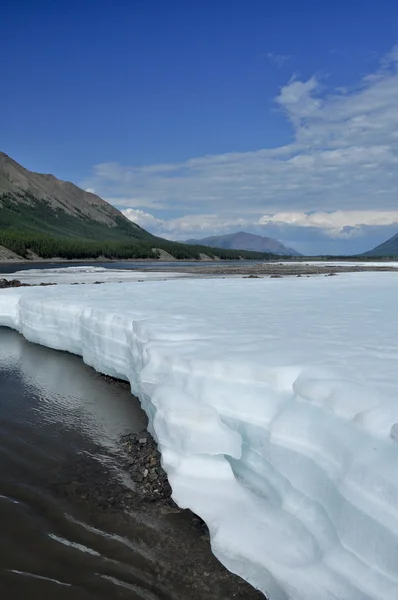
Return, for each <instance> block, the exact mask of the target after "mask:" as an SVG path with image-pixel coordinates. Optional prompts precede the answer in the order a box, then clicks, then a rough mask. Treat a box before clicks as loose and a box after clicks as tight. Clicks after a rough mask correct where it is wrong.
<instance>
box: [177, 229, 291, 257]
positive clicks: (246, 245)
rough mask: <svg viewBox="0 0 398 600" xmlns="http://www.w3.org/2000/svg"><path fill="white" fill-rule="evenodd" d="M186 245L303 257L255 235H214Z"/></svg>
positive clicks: (271, 240) (188, 241)
mask: <svg viewBox="0 0 398 600" xmlns="http://www.w3.org/2000/svg"><path fill="white" fill-rule="evenodd" d="M185 243H186V244H202V245H204V246H210V247H211V248H215V247H217V248H228V249H231V250H232V249H233V250H252V251H254V252H272V253H273V254H279V255H283V256H301V255H300V254H299V253H298V252H296V250H293V248H288V247H287V246H284V245H283V244H282V243H281V242H278V240H275V239H273V238H269V237H264V236H261V235H254V234H253V233H245V232H244V231H239V232H238V233H229V234H228V235H214V236H211V237H206V238H202V239H200V240H195V239H190V240H186V242H185Z"/></svg>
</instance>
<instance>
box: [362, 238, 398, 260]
mask: <svg viewBox="0 0 398 600" xmlns="http://www.w3.org/2000/svg"><path fill="white" fill-rule="evenodd" d="M363 256H391V257H397V256H398V233H396V234H395V235H394V236H393V237H392V238H390V239H389V240H386V241H385V242H383V243H382V244H379V245H378V246H376V248H373V250H369V251H368V252H365V253H364V254H363Z"/></svg>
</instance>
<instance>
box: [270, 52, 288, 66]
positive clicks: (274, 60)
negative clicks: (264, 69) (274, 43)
mask: <svg viewBox="0 0 398 600" xmlns="http://www.w3.org/2000/svg"><path fill="white" fill-rule="evenodd" d="M267 58H268V60H269V62H270V63H271V65H274V66H275V67H278V68H279V69H280V68H281V67H283V65H284V64H285V63H286V61H288V60H289V58H291V57H290V56H287V55H286V54H275V52H268V54H267Z"/></svg>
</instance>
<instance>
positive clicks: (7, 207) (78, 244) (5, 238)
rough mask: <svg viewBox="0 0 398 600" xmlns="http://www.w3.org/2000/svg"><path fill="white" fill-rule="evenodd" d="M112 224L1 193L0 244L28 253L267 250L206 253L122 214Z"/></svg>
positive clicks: (250, 255) (228, 255) (86, 255)
mask: <svg viewBox="0 0 398 600" xmlns="http://www.w3.org/2000/svg"><path fill="white" fill-rule="evenodd" d="M113 219H114V224H113V225H112V226H109V225H107V224H104V223H101V222H99V221H95V220H93V219H91V218H89V217H87V216H86V215H85V214H84V213H83V212H82V213H81V214H80V215H79V214H71V213H68V212H66V211H65V210H63V209H62V208H58V207H54V206H52V205H51V203H50V202H49V201H48V200H45V199H39V198H36V197H35V196H33V195H32V194H31V193H30V192H24V193H23V192H19V193H10V192H8V193H4V194H2V195H0V245H1V246H4V247H6V248H8V249H9V250H11V251H12V252H15V253H16V254H18V255H19V256H22V257H27V256H28V255H29V251H30V252H34V253H35V254H37V255H38V256H40V257H42V258H54V257H60V258H66V259H91V258H99V257H105V258H115V259H128V258H151V259H157V258H158V253H157V251H156V250H153V249H154V248H156V249H162V250H165V251H166V252H168V253H169V254H171V255H172V256H173V257H175V258H177V259H199V258H200V253H204V254H207V255H208V256H211V257H215V256H216V257H219V258H222V259H227V260H228V259H238V258H239V257H242V258H245V259H260V258H268V257H269V256H270V255H269V254H264V253H256V252H241V251H239V252H236V251H228V250H218V251H210V250H209V248H208V247H205V246H200V245H198V246H191V245H188V244H180V243H176V242H170V241H168V240H164V239H162V238H158V237H155V236H153V235H151V234H150V233H148V232H147V231H145V230H144V229H142V228H141V227H139V226H138V225H136V224H135V223H131V222H130V221H128V220H127V219H125V217H124V216H123V215H121V214H120V216H118V215H116V216H114V217H113Z"/></svg>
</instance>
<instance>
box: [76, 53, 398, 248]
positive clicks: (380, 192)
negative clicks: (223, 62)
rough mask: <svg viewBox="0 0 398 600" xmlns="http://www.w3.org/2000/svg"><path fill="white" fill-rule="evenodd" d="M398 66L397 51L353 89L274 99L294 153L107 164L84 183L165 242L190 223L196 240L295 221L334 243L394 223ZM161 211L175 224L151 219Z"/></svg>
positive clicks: (303, 85) (300, 91) (292, 88)
mask: <svg viewBox="0 0 398 600" xmlns="http://www.w3.org/2000/svg"><path fill="white" fill-rule="evenodd" d="M397 67H398V46H397V47H395V48H394V49H393V50H392V51H391V52H390V53H389V54H388V55H387V56H386V57H385V58H384V59H383V60H382V61H381V64H380V69H379V70H378V71H377V72H376V73H371V74H369V75H367V76H366V77H365V78H363V79H362V80H361V81H360V82H359V84H358V85H357V86H356V87H355V88H353V89H351V90H347V89H345V90H343V91H342V90H341V89H336V90H331V91H326V90H324V89H323V88H322V85H321V82H320V81H319V80H318V78H317V77H315V76H314V77H311V78H310V79H308V80H307V81H300V80H298V79H292V80H291V81H290V82H288V83H287V84H286V85H285V86H283V87H282V88H281V90H280V92H279V94H278V96H277V98H276V105H277V106H278V107H279V109H280V110H281V111H282V112H283V113H284V114H285V115H286V118H287V119H288V120H289V121H290V122H291V124H292V127H293V132H294V139H293V141H292V142H291V143H290V144H288V145H285V146H282V147H278V148H272V149H263V150H259V151H255V152H241V153H229V154H223V155H216V156H203V157H198V158H192V159H190V160H187V161H185V162H182V163H176V164H158V165H156V164H155V165H147V166H144V167H134V166H131V167H130V166H122V165H119V164H115V163H103V164H100V165H96V166H95V167H94V169H93V174H92V176H91V177H90V178H89V179H88V180H87V181H86V182H84V183H85V185H86V186H89V187H92V188H94V189H96V191H97V193H98V194H100V195H101V196H103V197H105V198H106V199H108V200H110V201H111V202H112V203H113V204H116V205H117V206H121V207H123V208H130V209H133V210H136V211H137V210H141V211H143V213H145V214H146V215H147V216H146V217H145V216H144V214H138V213H137V215H138V216H137V219H141V223H143V222H144V220H145V219H146V221H145V222H146V224H147V226H148V227H150V226H153V227H154V228H156V229H157V230H162V232H166V233H167V232H168V231H170V232H175V231H180V230H181V229H184V228H185V227H187V228H188V225H187V224H188V223H190V226H191V227H192V228H194V227H196V233H200V232H201V231H204V229H206V228H207V227H213V228H214V229H213V231H207V232H206V234H207V233H213V232H215V231H216V230H217V231H219V230H220V229H222V228H223V227H224V228H225V227H232V226H234V225H232V224H233V223H237V224H239V223H240V222H241V223H242V227H243V225H244V224H246V225H247V226H250V224H251V225H253V226H256V225H259V224H260V225H261V224H263V225H264V224H265V223H268V224H269V223H271V224H272V223H276V222H278V223H279V224H280V223H285V224H286V225H289V224H291V220H292V219H295V218H296V217H294V216H293V217H292V215H297V214H299V215H301V216H300V217H297V219H296V223H295V226H298V227H307V228H318V229H319V230H322V231H324V232H325V233H326V234H327V235H329V236H333V235H334V236H339V235H340V236H343V235H347V231H345V230H344V228H356V229H360V227H361V226H362V225H369V224H371V225H377V224H378V226H383V224H384V223H385V222H390V221H389V220H391V219H394V221H393V222H394V223H395V222H396V220H395V219H396V216H394V215H395V214H396V211H397V207H398V102H397V98H398V68H397ZM159 210H161V214H162V215H164V214H165V213H167V211H172V212H173V214H178V218H177V219H175V218H170V219H165V218H162V219H160V220H159V219H156V217H153V216H151V214H150V213H151V212H154V213H155V214H156V212H158V211H159ZM147 211H149V212H147ZM313 213H315V214H313ZM330 213H331V214H330ZM151 218H152V221H151ZM153 219H155V221H153ZM280 219H282V221H281V220H280ZM246 225H245V226H246ZM237 226H238V225H237ZM308 230H309V229H308ZM344 231H345V233H344ZM191 232H192V233H193V231H192V230H191ZM351 235H352V234H351Z"/></svg>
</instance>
